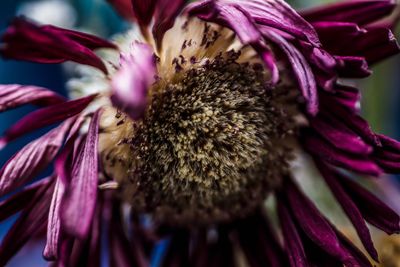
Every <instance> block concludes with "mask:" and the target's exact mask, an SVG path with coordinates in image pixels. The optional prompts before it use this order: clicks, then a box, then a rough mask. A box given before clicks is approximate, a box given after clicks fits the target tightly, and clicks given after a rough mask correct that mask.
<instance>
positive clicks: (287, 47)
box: [264, 31, 318, 115]
mask: <svg viewBox="0 0 400 267" xmlns="http://www.w3.org/2000/svg"><path fill="white" fill-rule="evenodd" d="M264 37H266V38H267V39H268V40H270V41H272V42H273V43H275V44H276V45H277V46H278V47H279V48H280V49H281V50H282V51H283V53H285V54H286V56H287V60H288V61H289V62H290V65H291V67H292V70H293V73H294V75H295V76H296V79H297V81H298V84H299V87H300V90H301V92H302V95H303V97H304V98H305V99H306V102H307V110H308V112H309V113H310V114H312V115H315V114H316V113H317V112H318V94H317V84H316V80H315V77H314V74H313V71H312V69H311V67H310V65H309V64H308V62H307V60H306V59H305V58H304V56H303V55H302V54H301V53H300V51H299V50H297V48H296V47H294V46H293V45H292V44H290V43H289V42H287V41H286V40H285V39H284V38H283V37H281V36H280V35H279V34H276V33H274V32H273V31H270V32H268V33H264Z"/></svg>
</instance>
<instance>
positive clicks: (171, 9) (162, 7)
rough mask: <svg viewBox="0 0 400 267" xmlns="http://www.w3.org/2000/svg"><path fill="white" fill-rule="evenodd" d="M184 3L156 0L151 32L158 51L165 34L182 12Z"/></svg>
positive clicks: (175, 0)
mask: <svg viewBox="0 0 400 267" xmlns="http://www.w3.org/2000/svg"><path fill="white" fill-rule="evenodd" d="M186 3H187V0H173V1H171V0H158V4H157V10H156V14H155V19H154V25H153V30H152V31H153V37H154V39H155V40H156V44H157V48H158V49H160V48H161V43H162V40H163V37H164V34H165V32H166V31H168V30H169V29H170V28H172V26H174V23H175V18H176V17H177V16H178V15H179V13H180V12H181V11H182V9H183V7H184V6H185V4H186Z"/></svg>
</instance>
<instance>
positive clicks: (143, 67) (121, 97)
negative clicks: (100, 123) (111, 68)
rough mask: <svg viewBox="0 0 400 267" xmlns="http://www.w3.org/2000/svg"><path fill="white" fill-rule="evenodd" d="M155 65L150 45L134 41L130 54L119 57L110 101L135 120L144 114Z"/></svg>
mask: <svg viewBox="0 0 400 267" xmlns="http://www.w3.org/2000/svg"><path fill="white" fill-rule="evenodd" d="M155 75H156V65H155V58H154V55H153V51H152V49H151V48H150V46H148V45H146V44H142V43H134V44H133V45H132V51H131V54H130V55H127V56H123V57H122V58H121V68H120V69H119V71H118V72H117V73H116V74H115V75H114V78H113V80H112V90H113V95H112V96H111V101H112V103H113V104H114V106H116V107H117V108H119V109H120V110H122V111H124V112H126V113H127V114H128V115H129V116H130V117H131V118H132V119H134V120H137V119H139V118H141V117H142V116H143V115H144V112H145V109H146V106H147V93H148V90H149V89H150V86H151V85H152V84H153V83H154V82H155Z"/></svg>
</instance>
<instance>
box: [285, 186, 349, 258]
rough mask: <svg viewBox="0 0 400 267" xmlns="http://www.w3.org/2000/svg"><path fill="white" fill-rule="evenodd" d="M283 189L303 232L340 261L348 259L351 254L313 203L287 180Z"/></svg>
mask: <svg viewBox="0 0 400 267" xmlns="http://www.w3.org/2000/svg"><path fill="white" fill-rule="evenodd" d="M285 189H286V196H287V200H288V204H289V205H290V210H291V211H292V212H293V215H294V217H295V218H296V220H297V222H298V224H299V226H300V227H301V228H302V229H303V231H304V233H305V234H306V235H307V236H308V237H309V238H310V239H311V240H312V241H313V242H314V243H315V244H317V245H318V246H319V247H320V248H321V249H323V250H324V251H326V252H327V253H329V254H330V255H332V256H334V257H336V258H337V259H339V260H341V261H342V262H347V261H350V260H351V256H350V255H349V254H348V253H347V252H346V251H345V250H344V249H343V248H342V247H341V245H340V242H339V240H338V238H337V237H336V234H335V232H334V230H333V229H332V228H331V226H330V225H329V223H328V222H327V220H326V219H325V218H324V217H323V215H322V214H321V213H320V212H319V211H318V209H317V208H316V207H315V205H314V204H313V203H312V202H311V201H310V200H309V199H308V198H307V197H306V196H305V195H304V194H303V193H302V192H301V191H300V190H299V189H298V188H297V186H296V185H295V184H294V183H293V182H291V181H288V183H287V184H286V186H285Z"/></svg>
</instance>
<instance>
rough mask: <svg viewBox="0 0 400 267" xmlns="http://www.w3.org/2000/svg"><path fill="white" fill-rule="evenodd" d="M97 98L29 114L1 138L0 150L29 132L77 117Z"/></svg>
mask: <svg viewBox="0 0 400 267" xmlns="http://www.w3.org/2000/svg"><path fill="white" fill-rule="evenodd" d="M95 97H96V95H90V96H87V97H84V98H80V99H76V100H72V101H68V102H65V103H62V104H58V105H52V106H49V107H46V108H42V109H39V110H36V111H34V112H31V113H29V114H28V115H26V116H25V117H23V118H22V119H21V120H19V121H18V122H17V123H15V124H14V125H13V126H11V128H9V129H8V130H7V131H6V132H5V135H4V137H2V138H0V148H1V147H2V145H3V146H4V145H5V144H7V143H8V142H10V141H13V140H15V139H17V138H19V137H21V136H22V135H25V134H27V133H29V132H32V131H35V130H37V129H40V128H42V127H46V126H49V125H51V124H54V123H57V122H60V121H63V120H65V119H68V118H70V117H73V116H75V115H76V114H78V113H80V112H81V111H82V110H84V109H85V108H86V107H87V105H89V103H90V102H91V101H92V100H93V99H94V98H95Z"/></svg>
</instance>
